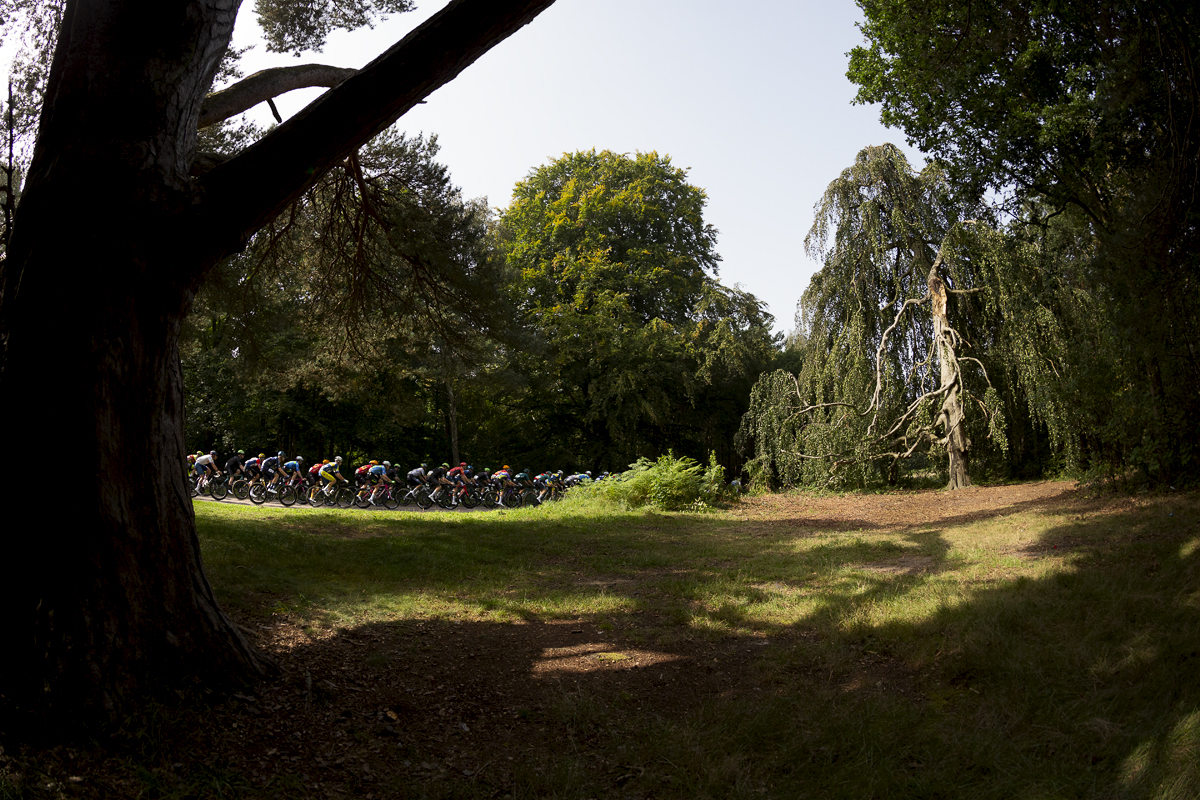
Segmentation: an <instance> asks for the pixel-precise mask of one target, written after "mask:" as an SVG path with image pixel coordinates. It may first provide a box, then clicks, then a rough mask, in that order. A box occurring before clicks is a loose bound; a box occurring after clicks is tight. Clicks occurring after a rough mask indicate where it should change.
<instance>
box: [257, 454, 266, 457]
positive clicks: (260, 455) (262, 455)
mask: <svg viewBox="0 0 1200 800" xmlns="http://www.w3.org/2000/svg"><path fill="white" fill-rule="evenodd" d="M258 457H259V458H266V457H267V454H266V453H259V454H258Z"/></svg>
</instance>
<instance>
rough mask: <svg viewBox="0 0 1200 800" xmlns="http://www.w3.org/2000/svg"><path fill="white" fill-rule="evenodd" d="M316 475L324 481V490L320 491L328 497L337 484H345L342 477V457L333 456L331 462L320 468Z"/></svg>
mask: <svg viewBox="0 0 1200 800" xmlns="http://www.w3.org/2000/svg"><path fill="white" fill-rule="evenodd" d="M318 474H319V475H320V476H321V478H322V479H324V481H325V488H324V489H322V490H321V491H323V492H324V493H325V496H326V497H328V496H329V495H330V493H331V492H332V491H333V488H334V487H335V486H336V485H337V484H338V483H345V482H346V479H345V478H343V477H342V457H341V456H334V459H333V461H331V462H329V463H328V464H325V465H324V466H322V467H321V470H320V472H319V473H318Z"/></svg>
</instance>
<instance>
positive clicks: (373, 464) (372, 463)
mask: <svg viewBox="0 0 1200 800" xmlns="http://www.w3.org/2000/svg"><path fill="white" fill-rule="evenodd" d="M371 466H372V467H378V466H379V462H378V461H374V460H372V461H371Z"/></svg>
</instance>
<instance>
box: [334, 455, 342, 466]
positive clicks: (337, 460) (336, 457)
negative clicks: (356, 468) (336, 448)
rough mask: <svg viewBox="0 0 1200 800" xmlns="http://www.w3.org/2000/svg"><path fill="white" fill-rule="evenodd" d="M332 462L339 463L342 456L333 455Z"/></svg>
mask: <svg viewBox="0 0 1200 800" xmlns="http://www.w3.org/2000/svg"><path fill="white" fill-rule="evenodd" d="M333 463H335V464H340V463H342V457H341V456H334V457H333Z"/></svg>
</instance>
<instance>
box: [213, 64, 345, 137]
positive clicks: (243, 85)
mask: <svg viewBox="0 0 1200 800" xmlns="http://www.w3.org/2000/svg"><path fill="white" fill-rule="evenodd" d="M356 72H358V70H356V69H349V68H343V67H329V66H326V65H324V64H301V65H299V66H295V67H276V68H274V69H264V70H263V71H261V72H256V73H254V74H253V75H250V76H248V77H246V78H244V79H242V80H240V81H238V82H237V83H235V84H234V85H233V86H230V87H227V88H225V89H222V90H221V91H219V92H213V93H212V94H210V95H208V96H207V97H205V98H204V103H203V104H202V105H201V106H200V124H199V126H198V127H200V128H207V127H208V126H209V125H215V124H216V123H218V122H221V121H223V120H227V119H229V118H230V117H233V116H236V115H238V114H240V113H242V112H243V111H246V110H248V109H251V108H253V107H254V106H256V105H258V104H259V103H265V102H267V101H268V100H272V99H274V98H276V97H278V96H279V95H281V94H286V93H287V92H291V91H294V90H296V89H311V88H313V87H315V86H324V87H325V88H327V89H332V88H334V87H335V86H339V85H341V83H342V81H344V80H346V79H347V78H349V77H350V76H351V75H354V74H355V73H356Z"/></svg>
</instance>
